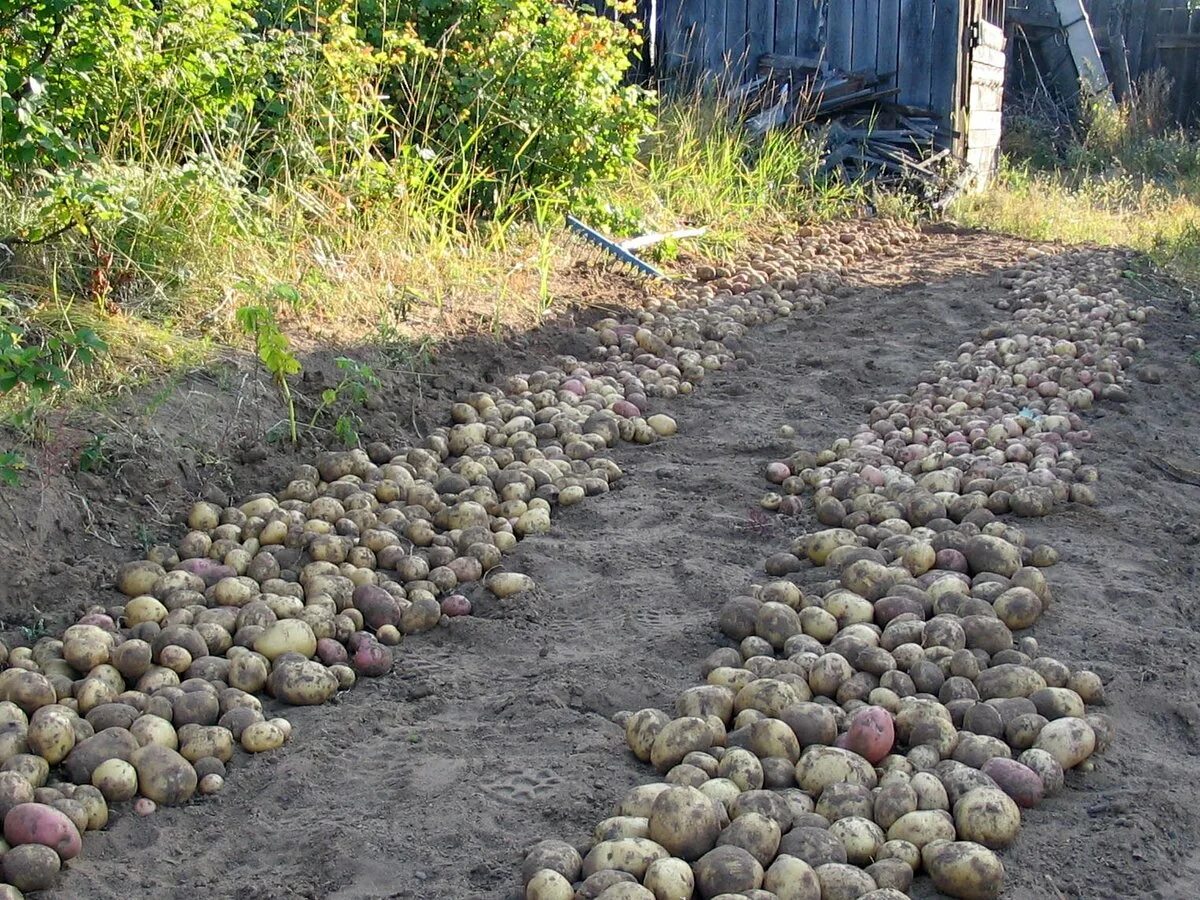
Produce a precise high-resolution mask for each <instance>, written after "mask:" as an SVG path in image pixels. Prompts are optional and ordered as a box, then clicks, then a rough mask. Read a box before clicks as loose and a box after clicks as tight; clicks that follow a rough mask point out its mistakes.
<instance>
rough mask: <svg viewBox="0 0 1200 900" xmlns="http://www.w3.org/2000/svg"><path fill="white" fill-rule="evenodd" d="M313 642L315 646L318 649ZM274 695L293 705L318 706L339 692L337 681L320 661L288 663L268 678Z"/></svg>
mask: <svg viewBox="0 0 1200 900" xmlns="http://www.w3.org/2000/svg"><path fill="white" fill-rule="evenodd" d="M315 643H316V642H315V641H314V646H315ZM267 687H268V689H269V690H270V691H271V694H272V696H274V697H276V698H277V699H279V700H282V701H283V702H284V703H289V704H291V705H292V706H316V705H319V704H321V703H324V702H326V701H327V700H329V699H330V698H331V697H332V696H333V695H334V694H336V693H337V689H338V680H337V677H336V676H334V675H332V674H331V673H330V671H329V670H328V669H327V668H325V667H324V666H323V665H321V664H320V663H319V662H313V661H311V660H305V661H303V662H300V661H296V662H287V663H284V664H282V665H279V666H276V667H275V669H274V670H273V671H272V672H271V675H270V677H269V678H268V679H267Z"/></svg>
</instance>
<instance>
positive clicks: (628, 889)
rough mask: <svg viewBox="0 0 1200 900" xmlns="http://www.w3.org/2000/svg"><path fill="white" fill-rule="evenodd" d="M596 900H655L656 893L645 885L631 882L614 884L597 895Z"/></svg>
mask: <svg viewBox="0 0 1200 900" xmlns="http://www.w3.org/2000/svg"><path fill="white" fill-rule="evenodd" d="M596 900H655V898H654V893H653V892H652V891H651V890H650V889H649V888H648V887H645V886H643V885H640V884H637V883H631V882H622V883H620V884H614V885H612V887H608V888H605V889H604V890H603V891H601V892H600V893H599V894H597V895H596Z"/></svg>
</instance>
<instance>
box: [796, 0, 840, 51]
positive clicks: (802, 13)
mask: <svg viewBox="0 0 1200 900" xmlns="http://www.w3.org/2000/svg"><path fill="white" fill-rule="evenodd" d="M835 2H841V0H835ZM828 6H829V0H799V2H798V3H797V4H796V53H798V54H799V55H800V56H822V55H824V54H825V31H824V29H825V21H826V15H825V14H826V10H827V9H828Z"/></svg>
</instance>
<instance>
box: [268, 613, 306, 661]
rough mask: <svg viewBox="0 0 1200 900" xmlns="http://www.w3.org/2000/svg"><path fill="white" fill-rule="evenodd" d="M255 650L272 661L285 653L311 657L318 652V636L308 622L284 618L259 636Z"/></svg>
mask: <svg viewBox="0 0 1200 900" xmlns="http://www.w3.org/2000/svg"><path fill="white" fill-rule="evenodd" d="M254 650H255V652H256V653H261V654H262V655H263V656H265V657H266V658H267V659H269V660H271V661H272V662H273V661H274V660H275V658H276V657H278V656H282V655H283V654H284V653H299V654H300V655H301V656H305V657H310V658H311V657H312V656H313V655H314V654H315V653H316V652H317V636H316V635H315V634H313V630H312V627H311V626H310V625H309V624H308V623H307V622H303V621H301V620H300V619H283V620H281V621H278V622H276V623H274V624H273V625H271V626H269V627H268V628H267V630H266V631H264V632H263V633H262V634H260V635H259V636H258V638H257V639H256V640H255V641H254Z"/></svg>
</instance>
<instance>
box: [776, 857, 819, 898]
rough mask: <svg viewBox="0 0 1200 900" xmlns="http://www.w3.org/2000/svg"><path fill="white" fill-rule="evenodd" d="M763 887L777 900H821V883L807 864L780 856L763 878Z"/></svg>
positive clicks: (793, 858)
mask: <svg viewBox="0 0 1200 900" xmlns="http://www.w3.org/2000/svg"><path fill="white" fill-rule="evenodd" d="M763 887H765V888H766V889H767V890H768V891H771V892H772V893H773V894H775V896H776V897H778V898H779V900H821V881H820V879H818V878H817V873H816V871H815V870H814V869H813V867H812V866H810V865H809V864H808V863H806V862H804V860H802V859H797V858H796V857H794V856H788V855H786V854H780V855H779V856H777V857H776V858H775V861H774V862H773V863H771V867H770V868H769V869H767V871H766V875H765V877H764V878H763Z"/></svg>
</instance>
